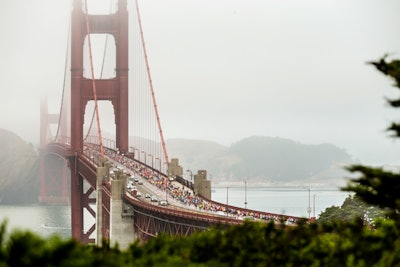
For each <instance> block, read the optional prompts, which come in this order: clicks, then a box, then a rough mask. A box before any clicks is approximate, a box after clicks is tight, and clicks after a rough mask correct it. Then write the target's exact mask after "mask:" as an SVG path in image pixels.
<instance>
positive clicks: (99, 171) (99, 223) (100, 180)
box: [96, 167, 106, 246]
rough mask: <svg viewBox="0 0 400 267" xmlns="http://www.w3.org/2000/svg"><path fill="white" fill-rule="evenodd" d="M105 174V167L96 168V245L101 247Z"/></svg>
mask: <svg viewBox="0 0 400 267" xmlns="http://www.w3.org/2000/svg"><path fill="white" fill-rule="evenodd" d="M105 173H106V167H98V168H97V173H96V176H97V181H96V188H97V190H96V191H97V192H96V193H97V195H96V202H97V205H96V206H97V213H96V245H98V246H101V244H102V240H103V177H104V175H105Z"/></svg>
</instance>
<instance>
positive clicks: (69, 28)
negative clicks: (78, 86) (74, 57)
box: [54, 20, 71, 142]
mask: <svg viewBox="0 0 400 267" xmlns="http://www.w3.org/2000/svg"><path fill="white" fill-rule="evenodd" d="M70 32H71V20H70V21H69V26H68V34H67V35H68V36H67V51H66V53H65V64H64V80H63V86H62V88H63V89H62V95H61V104H60V113H59V114H58V126H57V133H56V135H55V136H54V142H56V140H57V138H58V135H59V133H60V128H61V118H62V113H63V109H64V95H65V83H66V79H67V67H68V56H69V38H70ZM64 112H65V111H64Z"/></svg>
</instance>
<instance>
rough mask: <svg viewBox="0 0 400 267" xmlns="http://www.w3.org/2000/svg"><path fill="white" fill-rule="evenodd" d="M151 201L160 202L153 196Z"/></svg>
mask: <svg viewBox="0 0 400 267" xmlns="http://www.w3.org/2000/svg"><path fill="white" fill-rule="evenodd" d="M150 201H151V202H158V198H157V197H156V196H151V198H150Z"/></svg>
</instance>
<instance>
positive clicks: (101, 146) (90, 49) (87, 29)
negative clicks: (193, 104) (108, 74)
mask: <svg viewBox="0 0 400 267" xmlns="http://www.w3.org/2000/svg"><path fill="white" fill-rule="evenodd" d="M85 14H86V31H87V37H88V44H89V56H90V69H91V72H92V85H93V97H94V105H95V109H96V120H97V128H98V129H97V131H98V134H99V145H100V152H101V157H102V158H104V148H103V137H102V136H101V128H100V118H99V107H98V105H97V92H96V82H95V79H94V68H93V57H92V44H91V42H90V28H89V15H88V8H87V0H85Z"/></svg>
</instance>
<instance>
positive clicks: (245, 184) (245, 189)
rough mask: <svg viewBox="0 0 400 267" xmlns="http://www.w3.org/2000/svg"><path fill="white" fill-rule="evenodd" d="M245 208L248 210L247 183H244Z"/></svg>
mask: <svg viewBox="0 0 400 267" xmlns="http://www.w3.org/2000/svg"><path fill="white" fill-rule="evenodd" d="M244 208H245V209H247V181H244Z"/></svg>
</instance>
